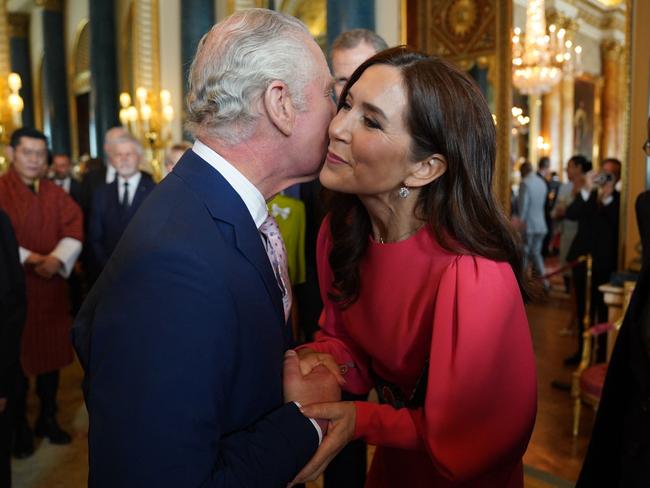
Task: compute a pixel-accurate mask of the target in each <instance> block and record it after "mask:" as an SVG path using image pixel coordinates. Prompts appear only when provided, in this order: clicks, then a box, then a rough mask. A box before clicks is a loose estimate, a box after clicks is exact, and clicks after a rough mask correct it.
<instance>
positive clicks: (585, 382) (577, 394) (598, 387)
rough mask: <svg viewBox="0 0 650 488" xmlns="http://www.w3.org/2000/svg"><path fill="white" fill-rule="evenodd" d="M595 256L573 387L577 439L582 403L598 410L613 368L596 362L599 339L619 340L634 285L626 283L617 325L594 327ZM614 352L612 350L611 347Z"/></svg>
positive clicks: (597, 325) (605, 324)
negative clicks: (616, 335) (608, 368)
mask: <svg viewBox="0 0 650 488" xmlns="http://www.w3.org/2000/svg"><path fill="white" fill-rule="evenodd" d="M591 280H592V276H591V256H590V257H588V258H587V283H586V284H587V286H586V293H587V298H586V301H585V315H584V317H583V324H584V326H585V331H584V333H583V342H582V357H581V360H580V364H579V365H578V369H576V370H575V371H574V372H573V381H572V385H571V397H572V398H573V401H574V404H573V436H574V437H576V436H577V435H578V427H579V425H580V409H581V408H582V402H585V403H587V404H589V405H591V406H592V407H593V408H594V410H597V409H598V404H599V403H600V398H601V396H602V393H603V386H604V384H605V376H607V367H608V365H609V357H608V358H607V360H606V361H605V362H600V363H599V362H596V357H597V351H598V338H599V337H600V336H601V335H602V334H608V336H610V337H608V339H610V340H612V339H614V338H615V337H611V336H613V334H610V333H611V332H615V331H617V330H618V329H619V328H620V327H621V324H622V322H623V317H624V316H625V311H626V309H627V305H628V303H629V302H630V297H631V295H632V290H633V289H634V285H633V284H628V283H626V285H625V292H624V299H623V310H622V313H621V316H620V318H619V319H618V320H617V321H616V322H614V323H602V324H596V325H594V326H591V327H590V318H589V317H590V315H589V310H590V308H591V286H592V283H591ZM608 349H611V348H608Z"/></svg>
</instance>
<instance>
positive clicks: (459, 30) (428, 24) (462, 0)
mask: <svg viewBox="0 0 650 488" xmlns="http://www.w3.org/2000/svg"><path fill="white" fill-rule="evenodd" d="M500 3H502V2H495V1H494V0H421V1H418V2H417V30H418V35H417V37H418V42H417V44H418V46H417V47H418V48H420V49H422V50H424V51H426V52H428V53H431V54H435V55H437V56H441V57H444V58H447V59H451V60H455V61H458V60H462V61H467V60H469V59H475V58H477V57H479V56H486V55H493V54H494V53H495V51H496V34H497V32H496V28H495V25H496V24H495V22H496V13H497V4H500ZM500 8H502V9H507V8H508V7H506V6H505V5H501V6H500ZM510 9H511V7H510ZM508 32H509V29H508ZM508 37H510V36H509V35H508ZM468 67H471V66H468Z"/></svg>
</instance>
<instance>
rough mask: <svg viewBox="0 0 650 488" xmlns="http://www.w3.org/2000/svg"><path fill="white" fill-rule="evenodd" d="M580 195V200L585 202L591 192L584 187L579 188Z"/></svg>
mask: <svg viewBox="0 0 650 488" xmlns="http://www.w3.org/2000/svg"><path fill="white" fill-rule="evenodd" d="M580 196H581V197H582V200H583V201H585V202H588V201H589V197H590V196H591V192H589V191H587V190H585V189H584V188H583V189H582V190H580Z"/></svg>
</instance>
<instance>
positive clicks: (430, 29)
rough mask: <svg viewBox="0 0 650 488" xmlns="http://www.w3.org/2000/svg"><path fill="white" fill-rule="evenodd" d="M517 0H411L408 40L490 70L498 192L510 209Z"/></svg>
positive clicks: (463, 63)
mask: <svg viewBox="0 0 650 488" xmlns="http://www.w3.org/2000/svg"><path fill="white" fill-rule="evenodd" d="M512 8H513V7H512V1H510V0H509V1H504V0H408V1H407V6H406V11H407V13H408V33H407V34H408V35H407V39H408V42H409V43H410V44H411V45H412V46H413V47H415V48H416V49H419V50H421V51H424V52H427V53H429V54H435V55H437V56H440V57H443V58H446V59H449V60H451V61H453V62H455V63H456V64H457V65H459V66H460V67H461V68H462V69H466V70H467V69H470V68H472V67H473V66H474V65H478V66H479V67H481V68H486V67H487V68H488V81H489V83H490V84H491V85H492V88H493V91H494V104H493V105H494V106H493V107H492V108H493V113H494V115H495V117H496V121H497V141H496V142H497V160H496V170H495V174H494V191H495V194H496V196H497V198H498V199H499V200H500V201H501V203H502V205H503V207H504V208H505V209H506V210H508V209H509V208H510V173H511V163H510V135H511V132H510V130H511V126H510V120H511V118H512V113H511V109H512V71H511V66H512V42H511V35H510V33H511V29H512Z"/></svg>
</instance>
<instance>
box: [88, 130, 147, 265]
mask: <svg viewBox="0 0 650 488" xmlns="http://www.w3.org/2000/svg"><path fill="white" fill-rule="evenodd" d="M107 152H108V153H109V154H110V155H111V164H112V167H113V168H115V173H116V176H115V179H114V180H113V182H112V183H105V184H103V185H101V186H100V187H99V188H97V190H96V191H95V195H94V196H93V203H92V206H91V211H90V218H89V225H88V237H87V241H88V252H89V253H90V254H91V258H92V261H93V263H94V269H96V270H97V271H98V272H101V270H102V269H103V268H104V266H105V265H106V263H107V262H108V258H110V256H111V254H112V253H113V250H114V249H115V247H116V246H117V243H118V242H119V240H120V238H121V237H122V234H123V233H124V230H125V229H126V226H127V225H128V224H129V222H130V221H131V219H132V218H133V216H134V215H135V212H136V211H137V210H138V208H139V207H140V205H141V204H142V202H144V200H145V198H147V195H149V193H150V192H151V190H153V188H154V186H155V183H154V181H153V179H151V176H149V175H148V174H147V173H143V172H141V171H140V163H141V162H142V157H143V155H144V150H143V148H142V145H141V144H140V141H138V140H137V139H136V138H135V137H133V136H132V135H131V134H129V133H128V132H125V133H122V134H120V135H118V136H116V137H113V138H111V139H110V140H107Z"/></svg>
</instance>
